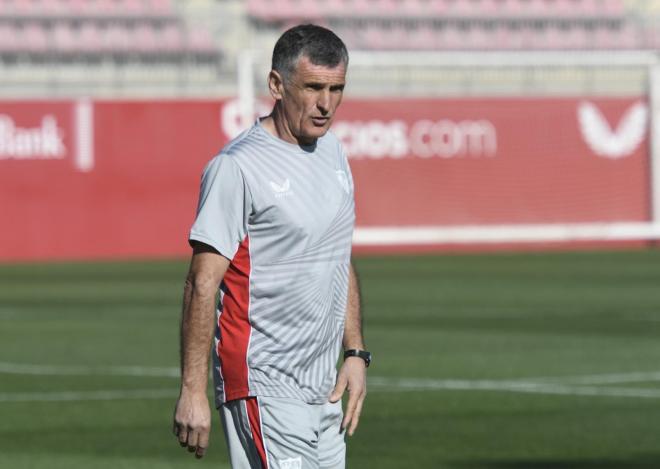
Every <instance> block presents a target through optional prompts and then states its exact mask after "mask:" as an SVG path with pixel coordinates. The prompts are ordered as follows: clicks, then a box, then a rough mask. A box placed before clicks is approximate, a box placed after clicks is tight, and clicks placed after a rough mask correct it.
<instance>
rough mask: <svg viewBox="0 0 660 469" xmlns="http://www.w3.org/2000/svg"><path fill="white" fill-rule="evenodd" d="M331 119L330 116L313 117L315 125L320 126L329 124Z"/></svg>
mask: <svg viewBox="0 0 660 469" xmlns="http://www.w3.org/2000/svg"><path fill="white" fill-rule="evenodd" d="M329 120H330V118H329V117H312V122H314V125H319V126H321V125H325V124H327V123H328V121H329Z"/></svg>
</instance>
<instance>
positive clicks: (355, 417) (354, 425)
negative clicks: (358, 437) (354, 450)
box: [348, 394, 364, 436]
mask: <svg viewBox="0 0 660 469" xmlns="http://www.w3.org/2000/svg"><path fill="white" fill-rule="evenodd" d="M362 404H364V394H363V395H362V397H361V398H360V399H359V400H358V403H357V406H356V407H355V412H354V413H353V419H352V420H351V426H350V427H349V429H348V436H353V433H355V429H356V428H357V426H358V422H359V421H360V414H361V413H362Z"/></svg>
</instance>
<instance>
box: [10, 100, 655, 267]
mask: <svg viewBox="0 0 660 469" xmlns="http://www.w3.org/2000/svg"><path fill="white" fill-rule="evenodd" d="M237 109H238V106H237V105H236V102H235V101H157V102H154V101H130V102H119V101H99V102H93V103H90V102H85V101H81V102H73V101H72V102H69V101H62V102H36V101H34V102H0V216H1V217H2V220H3V226H2V228H3V229H2V230H1V232H0V260H2V261H22V260H42V259H84V258H130V257H156V256H177V255H186V254H188V253H189V248H188V246H187V243H186V237H187V232H188V229H189V227H190V224H191V222H192V220H193V217H194V213H195V207H196V203H197V191H198V185H199V178H200V174H201V171H202V169H203V167H204V164H205V163H206V162H207V161H208V160H209V159H210V158H211V157H212V156H213V155H214V154H216V153H217V152H218V151H219V149H220V148H221V147H222V146H223V145H224V144H225V143H226V142H227V141H228V140H229V138H230V137H231V136H233V135H235V134H236V133H237V132H238V131H239V130H240V125H239V120H238V119H237V117H236V116H237ZM333 131H334V132H335V133H336V134H337V135H338V136H339V137H340V138H341V139H342V141H343V142H344V145H345V146H346V147H347V149H348V151H349V154H350V157H351V167H352V169H353V174H354V179H355V185H356V203H357V226H358V229H362V228H368V227H418V226H440V227H453V226H459V227H460V226H494V225H518V224H521V225H523V224H524V225H529V224H556V223H559V224H561V223H569V224H570V223H589V222H643V221H646V220H648V217H649V202H648V201H649V182H648V180H649V168H648V166H649V162H648V159H649V158H648V156H649V155H648V148H647V147H648V143H647V139H648V136H647V134H648V108H647V104H646V102H645V100H644V99H640V98H619V99H601V98H598V99H588V98H584V99H574V98H570V99H568V98H567V99H478V100H476V99H475V100H469V99H460V100H458V99H457V100H445V99H423V100H422V99H419V100H409V99H406V100H402V99H399V100H346V101H345V102H344V103H343V104H342V107H341V108H340V111H339V113H338V116H337V118H336V121H335V125H334V127H333Z"/></svg>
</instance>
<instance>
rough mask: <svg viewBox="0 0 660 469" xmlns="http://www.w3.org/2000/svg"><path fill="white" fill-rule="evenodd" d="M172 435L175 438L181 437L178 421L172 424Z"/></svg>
mask: <svg viewBox="0 0 660 469" xmlns="http://www.w3.org/2000/svg"><path fill="white" fill-rule="evenodd" d="M172 433H174V436H179V424H178V423H176V421H175V422H174V423H173V424H172Z"/></svg>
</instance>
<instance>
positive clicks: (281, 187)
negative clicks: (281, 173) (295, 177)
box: [270, 178, 293, 198]
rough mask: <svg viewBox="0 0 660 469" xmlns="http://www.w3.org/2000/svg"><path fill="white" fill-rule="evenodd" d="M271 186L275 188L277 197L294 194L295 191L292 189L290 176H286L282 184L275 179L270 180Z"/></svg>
mask: <svg viewBox="0 0 660 469" xmlns="http://www.w3.org/2000/svg"><path fill="white" fill-rule="evenodd" d="M270 188H271V189H273V192H274V193H275V197H277V198H280V197H287V196H289V195H293V191H292V190H291V181H289V178H286V179H285V180H284V182H283V183H282V184H278V183H276V182H275V181H270Z"/></svg>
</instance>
